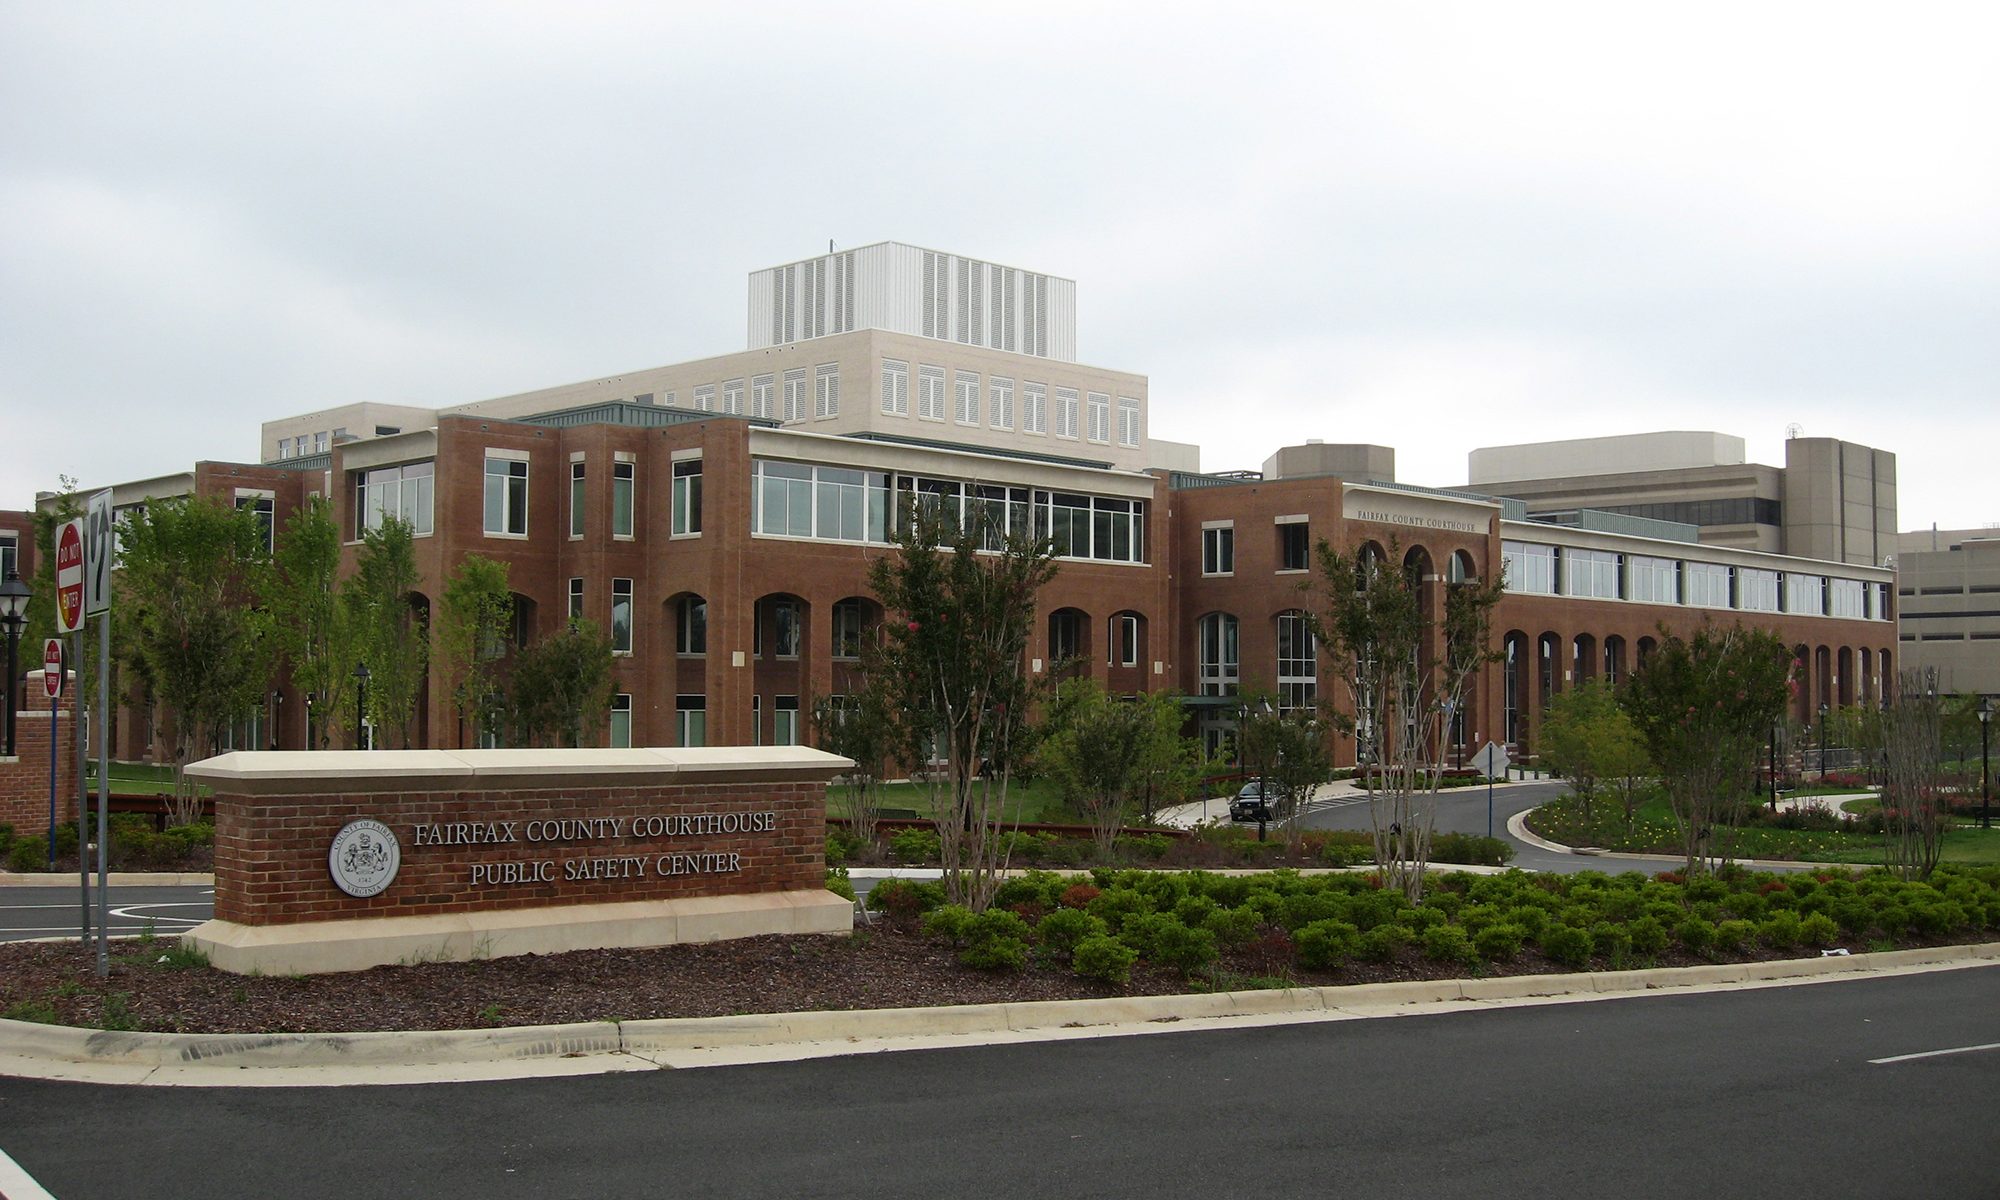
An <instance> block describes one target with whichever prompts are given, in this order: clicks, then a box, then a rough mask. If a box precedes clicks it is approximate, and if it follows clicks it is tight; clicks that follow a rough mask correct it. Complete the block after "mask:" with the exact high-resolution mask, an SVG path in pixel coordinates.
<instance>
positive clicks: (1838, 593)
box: [1826, 579, 1868, 618]
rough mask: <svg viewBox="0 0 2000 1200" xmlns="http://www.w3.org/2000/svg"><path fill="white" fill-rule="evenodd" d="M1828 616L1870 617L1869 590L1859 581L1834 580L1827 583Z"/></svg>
mask: <svg viewBox="0 0 2000 1200" xmlns="http://www.w3.org/2000/svg"><path fill="white" fill-rule="evenodd" d="M1826 599H1827V604H1826V611H1827V615H1828V616H1834V617H1856V618H1859V617H1866V616H1867V615H1868V593H1867V588H1866V587H1865V585H1863V584H1862V582H1861V581H1860V580H1859V579H1833V580H1829V581H1828V582H1827V594H1826Z"/></svg>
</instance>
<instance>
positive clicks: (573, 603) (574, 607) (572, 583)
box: [569, 575, 583, 621]
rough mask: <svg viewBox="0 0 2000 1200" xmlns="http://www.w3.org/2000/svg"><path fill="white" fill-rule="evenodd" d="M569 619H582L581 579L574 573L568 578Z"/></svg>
mask: <svg viewBox="0 0 2000 1200" xmlns="http://www.w3.org/2000/svg"><path fill="white" fill-rule="evenodd" d="M569 619H570V620H572V621H580V620H582V619H583V580H582V579H580V578H578V577H577V576H574V575H572V576H570V580H569Z"/></svg>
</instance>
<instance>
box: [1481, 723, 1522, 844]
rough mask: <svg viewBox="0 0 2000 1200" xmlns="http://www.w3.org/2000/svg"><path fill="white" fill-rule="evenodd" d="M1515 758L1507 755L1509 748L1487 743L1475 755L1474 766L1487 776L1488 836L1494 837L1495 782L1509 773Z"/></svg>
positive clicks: (1495, 743)
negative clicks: (1508, 769)
mask: <svg viewBox="0 0 2000 1200" xmlns="http://www.w3.org/2000/svg"><path fill="white" fill-rule="evenodd" d="M1513 761H1514V756H1513V755H1511V754H1509V753H1507V747H1505V746H1502V745H1501V744H1500V743H1498V742H1488V743H1486V748H1485V749H1484V750H1481V751H1480V752H1479V753H1478V754H1475V755H1473V757H1472V765H1473V766H1475V767H1478V768H1479V773H1480V774H1481V775H1484V776H1486V836H1487V837H1492V836H1493V780H1494V778H1495V777H1496V776H1499V775H1504V774H1506V773H1507V767H1508V765H1509V764H1510V763H1512V762H1513Z"/></svg>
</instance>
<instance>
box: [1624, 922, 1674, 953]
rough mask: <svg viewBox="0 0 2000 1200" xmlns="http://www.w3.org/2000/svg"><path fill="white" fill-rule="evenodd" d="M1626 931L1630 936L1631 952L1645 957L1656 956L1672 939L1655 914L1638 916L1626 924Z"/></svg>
mask: <svg viewBox="0 0 2000 1200" xmlns="http://www.w3.org/2000/svg"><path fill="white" fill-rule="evenodd" d="M1626 931H1627V932H1628V933H1630V934H1631V936H1632V952H1633V953H1634V954H1639V955H1643V956H1645V957H1647V958H1657V957H1658V956H1659V954H1660V951H1662V950H1665V949H1666V948H1667V943H1668V942H1669V941H1671V940H1672V938H1671V937H1670V935H1669V934H1668V933H1667V927H1666V925H1664V924H1663V923H1661V921H1660V919H1659V918H1658V917H1655V916H1644V917H1640V918H1639V919H1638V920H1636V921H1633V922H1631V923H1630V924H1628V925H1627V926H1626Z"/></svg>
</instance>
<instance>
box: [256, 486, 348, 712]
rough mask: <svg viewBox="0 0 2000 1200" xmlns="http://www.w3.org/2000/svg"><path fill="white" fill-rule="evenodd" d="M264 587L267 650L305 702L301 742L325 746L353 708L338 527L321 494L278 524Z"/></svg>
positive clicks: (330, 509) (331, 508) (346, 614)
mask: <svg viewBox="0 0 2000 1200" xmlns="http://www.w3.org/2000/svg"><path fill="white" fill-rule="evenodd" d="M265 584H266V586H265V597H264V608H265V611H266V612H267V613H268V614H269V616H270V628H271V640H272V646H273V649H274V650H275V651H276V653H277V655H278V657H279V658H280V659H281V660H282V661H283V662H284V663H285V665H286V666H287V667H288V668H289V669H290V671H291V679H292V686H293V687H295V688H297V689H298V691H299V693H300V694H301V695H303V696H305V697H306V698H307V699H308V700H309V701H310V703H309V704H308V706H307V712H308V714H309V719H308V725H309V728H308V729H307V731H306V738H307V741H306V745H307V747H308V748H312V747H317V748H319V749H325V748H326V747H327V745H328V744H329V739H330V737H331V735H332V732H333V730H334V729H335V728H344V718H345V716H346V715H347V714H348V712H349V709H350V708H351V707H352V706H351V705H350V704H349V703H348V696H349V695H350V694H351V692H350V690H349V689H351V688H352V687H353V686H354V677H353V674H352V672H353V670H354V662H355V652H354V643H353V631H352V628H351V623H350V622H349V620H348V613H347V610H346V609H345V607H343V606H342V604H341V603H340V596H339V591H340V528H339V526H338V525H337V524H336V523H335V521H334V518H333V506H332V505H330V504H328V503H327V501H326V499H325V497H322V496H312V497H309V498H308V499H307V500H306V502H305V503H304V504H302V505H300V506H299V507H298V508H297V509H295V510H294V511H293V512H292V515H291V518H290V519H289V520H287V521H286V522H285V536H284V537H283V538H281V539H279V542H278V546H277V550H276V552H275V553H274V555H273V556H272V562H271V572H270V574H269V576H268V577H267V578H266V581H265Z"/></svg>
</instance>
